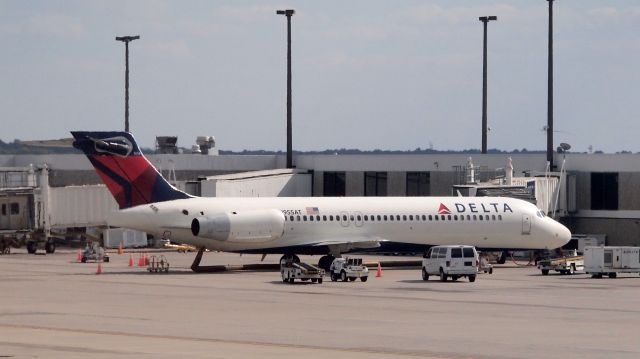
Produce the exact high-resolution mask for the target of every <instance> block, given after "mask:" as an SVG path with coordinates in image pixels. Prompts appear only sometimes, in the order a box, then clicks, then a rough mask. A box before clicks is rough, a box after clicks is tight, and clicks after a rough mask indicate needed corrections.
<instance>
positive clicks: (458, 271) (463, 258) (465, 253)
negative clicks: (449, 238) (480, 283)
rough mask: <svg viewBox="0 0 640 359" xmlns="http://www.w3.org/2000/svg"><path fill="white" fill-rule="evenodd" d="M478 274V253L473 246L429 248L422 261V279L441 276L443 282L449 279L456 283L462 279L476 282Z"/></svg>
mask: <svg viewBox="0 0 640 359" xmlns="http://www.w3.org/2000/svg"><path fill="white" fill-rule="evenodd" d="M477 273H478V252H477V251H476V248H475V247H473V246H463V245H449V246H435V247H431V248H429V250H428V251H427V253H425V254H424V256H423V259H422V279H423V280H429V276H431V275H438V276H440V281H441V282H446V281H447V280H448V279H449V278H451V280H453V281H455V280H458V278H460V277H467V278H469V282H475V281H476V275H477Z"/></svg>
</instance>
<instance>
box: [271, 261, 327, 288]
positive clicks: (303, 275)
mask: <svg viewBox="0 0 640 359" xmlns="http://www.w3.org/2000/svg"><path fill="white" fill-rule="evenodd" d="M280 273H281V274H282V281H283V282H285V283H287V282H289V283H293V282H294V280H296V279H300V280H302V281H307V280H310V281H311V282H312V283H316V282H317V283H322V277H323V276H324V270H323V269H320V268H318V267H316V266H313V265H311V264H308V263H303V262H294V261H285V262H284V263H282V264H281V266H280Z"/></svg>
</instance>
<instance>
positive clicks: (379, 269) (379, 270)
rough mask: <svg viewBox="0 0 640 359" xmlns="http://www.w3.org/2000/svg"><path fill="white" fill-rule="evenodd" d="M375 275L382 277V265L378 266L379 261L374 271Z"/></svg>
mask: <svg viewBox="0 0 640 359" xmlns="http://www.w3.org/2000/svg"><path fill="white" fill-rule="evenodd" d="M376 277H378V278H380V277H382V267H381V266H380V262H378V270H377V271H376Z"/></svg>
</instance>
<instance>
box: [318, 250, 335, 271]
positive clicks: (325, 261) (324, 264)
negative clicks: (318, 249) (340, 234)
mask: <svg viewBox="0 0 640 359" xmlns="http://www.w3.org/2000/svg"><path fill="white" fill-rule="evenodd" d="M334 259H336V257H334V256H332V255H330V254H329V255H326V256H322V257H320V260H319V261H318V267H320V268H322V269H324V270H325V271H326V272H329V270H330V269H331V263H333V260H334Z"/></svg>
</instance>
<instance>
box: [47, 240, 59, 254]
mask: <svg viewBox="0 0 640 359" xmlns="http://www.w3.org/2000/svg"><path fill="white" fill-rule="evenodd" d="M44 250H45V252H47V253H55V251H56V243H55V242H54V241H49V242H47V243H46V244H45V245H44Z"/></svg>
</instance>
